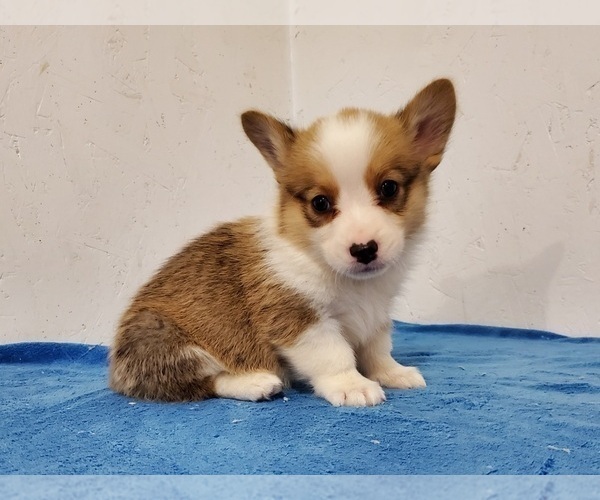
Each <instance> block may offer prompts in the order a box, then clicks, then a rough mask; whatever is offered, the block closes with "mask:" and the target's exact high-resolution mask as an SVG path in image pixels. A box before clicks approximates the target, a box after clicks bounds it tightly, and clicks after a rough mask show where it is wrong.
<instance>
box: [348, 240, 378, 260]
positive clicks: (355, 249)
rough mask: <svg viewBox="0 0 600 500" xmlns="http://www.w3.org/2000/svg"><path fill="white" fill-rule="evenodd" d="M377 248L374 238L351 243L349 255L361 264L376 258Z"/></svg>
mask: <svg viewBox="0 0 600 500" xmlns="http://www.w3.org/2000/svg"><path fill="white" fill-rule="evenodd" d="M378 248H379V247H378V246H377V242H376V241H375V240H371V241H369V242H368V243H367V244H364V243H360V244H358V243H353V244H352V246H351V247H350V255H352V257H354V258H355V259H356V260H357V261H358V262H360V263H361V264H368V263H369V262H372V261H374V260H375V259H376V258H377V250H378Z"/></svg>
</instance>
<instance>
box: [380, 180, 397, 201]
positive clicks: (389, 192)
mask: <svg viewBox="0 0 600 500" xmlns="http://www.w3.org/2000/svg"><path fill="white" fill-rule="evenodd" d="M397 192H398V183H397V182H396V181H391V180H389V179H388V180H386V181H383V182H382V183H381V186H379V194H380V195H381V197H382V198H393V197H394V196H396V193H397Z"/></svg>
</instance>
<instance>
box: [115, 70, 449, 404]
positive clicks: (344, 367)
mask: <svg viewBox="0 0 600 500" xmlns="http://www.w3.org/2000/svg"><path fill="white" fill-rule="evenodd" d="M455 109H456V100H455V94H454V88H453V86H452V83H451V82H450V81H449V80H436V81H434V82H432V83H431V84H429V85H428V86H427V87H425V88H424V89H423V90H422V91H421V92H419V93H418V94H417V95H416V96H415V97H414V98H413V99H412V100H411V101H410V102H409V103H408V105H406V107H405V108H404V109H403V110H401V111H399V112H398V113H395V114H391V115H383V114H379V113H375V112H372V111H366V110H360V109H344V110H342V111H340V112H339V113H338V114H336V115H334V116H331V117H328V118H322V119H320V120H318V121H316V122H315V123H314V124H312V125H311V126H310V127H308V128H306V129H294V128H291V127H289V126H287V125H286V124H284V123H282V122H281V121H278V120H277V119H275V118H273V117H271V116H268V115H265V114H263V113H260V112H258V111H248V112H246V113H244V114H243V115H242V126H243V128H244V131H245V132H246V135H247V136H248V138H249V139H250V140H251V141H252V143H254V145H255V146H256V147H257V148H258V150H259V151H260V153H261V154H262V156H263V157H264V159H265V160H266V161H267V163H268V164H269V165H270V167H271V168H272V169H273V172H274V174H275V178H276V180H277V183H278V187H279V197H278V203H277V204H276V207H275V211H274V213H273V214H272V216H270V217H265V218H258V217H248V218H245V219H241V220H238V221H236V222H230V223H226V224H223V225H220V226H218V227H216V228H215V229H213V230H212V231H210V232H208V233H207V234H204V235H203V236H200V237H199V238H198V239H196V240H194V241H192V242H191V243H190V244H189V245H187V246H186V247H185V248H184V249H183V250H181V251H180V252H179V253H178V254H177V255H175V256H174V257H172V258H171V259H170V260H168V261H167V263H166V264H165V265H164V266H163V267H162V269H160V270H159V271H158V272H157V273H156V275H155V276H154V277H153V278H152V279H151V280H150V281H149V282H148V283H147V284H146V285H145V286H144V287H143V288H142V289H141V290H140V291H139V292H138V294H137V295H136V296H135V298H134V299H133V301H132V303H131V305H130V306H129V309H128V310H127V311H126V312H125V313H124V315H123V316H122V319H121V322H120V324H119V327H118V332H117V334H116V338H115V340H114V344H113V346H112V348H111V352H110V386H111V387H112V389H114V390H115V391H118V392H120V393H123V394H126V395H128V396H131V397H136V398H141V399H147V400H164V401H191V400H201V399H205V398H210V397H223V398H235V399H241V400H250V401H257V400H262V399H269V398H271V397H272V396H273V395H275V394H277V393H279V392H281V391H282V390H283V388H284V387H286V386H287V385H288V384H289V383H290V382H291V381H293V380H304V381H306V382H308V383H309V384H310V385H311V386H312V387H313V388H314V391H315V393H316V394H317V395H318V396H320V397H322V398H325V399H326V400H327V401H329V402H330V403H331V404H333V405H336V406H341V405H348V406H372V405H376V404H378V403H381V402H382V401H384V400H385V394H384V392H383V390H382V386H383V387H393V388H401V389H411V388H417V387H425V380H424V379H423V377H422V376H421V374H420V373H419V371H418V370H417V369H416V368H413V367H407V366H402V365H400V364H398V363H397V362H396V361H395V360H394V359H393V358H392V356H391V354H390V352H391V348H392V342H391V336H390V329H391V320H390V316H389V313H390V307H391V304H392V299H393V298H394V296H395V295H396V294H397V292H398V291H399V285H400V283H401V281H402V277H403V275H404V274H405V268H406V265H405V264H406V261H407V258H408V256H409V255H410V250H411V245H412V244H413V242H414V236H415V235H416V234H417V232H418V230H419V228H420V227H421V226H422V224H423V221H424V218H425V207H426V200H427V192H428V180H429V176H430V174H431V172H432V171H433V170H434V169H435V168H436V167H437V165H438V164H439V163H440V161H441V159H442V154H443V152H444V148H445V146H446V143H447V140H448V136H449V134H450V130H451V128H452V124H453V122H454V115H455Z"/></svg>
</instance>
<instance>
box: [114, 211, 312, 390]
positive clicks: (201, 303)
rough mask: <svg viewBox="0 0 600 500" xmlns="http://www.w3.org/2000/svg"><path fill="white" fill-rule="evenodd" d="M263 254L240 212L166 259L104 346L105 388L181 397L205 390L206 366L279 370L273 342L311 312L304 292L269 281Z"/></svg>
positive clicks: (288, 335)
mask: <svg viewBox="0 0 600 500" xmlns="http://www.w3.org/2000/svg"><path fill="white" fill-rule="evenodd" d="M263 253H264V249H263V248H262V245H261V241H260V236H259V222H258V220H256V219H252V218H248V219H244V220H241V221H239V222H235V223H230V224H225V225H222V226H220V227H218V228H216V229H214V230H213V231H211V232H209V233H207V234H206V235H204V236H201V237H200V238H198V239H197V240H195V241H193V242H192V243H190V244H189V245H188V246H187V247H186V248H184V249H183V250H182V251H181V252H180V253H178V254H177V255H175V256H174V257H172V258H171V259H170V260H169V261H168V262H167V263H166V264H165V265H164V266H163V268H162V269H161V270H160V271H158V273H157V274H156V275H155V276H154V278H152V280H151V281H150V282H149V283H148V284H146V285H145V286H144V287H143V288H142V289H141V290H140V292H139V293H138V294H137V296H136V297H135V298H134V300H133V303H132V304H131V306H130V307H129V309H128V310H127V312H126V313H125V314H124V315H123V318H122V320H121V324H120V326H119V329H118V332H117V336H116V338H115V341H114V344H113V347H112V350H111V370H110V371H111V378H110V385H111V387H112V388H113V389H115V390H116V391H118V392H123V393H125V394H128V395H131V396H135V397H139V398H144V399H163V400H170V401H182V400H193V399H203V398H205V397H210V396H212V395H214V394H213V390H212V377H213V376H214V375H216V374H217V373H218V370H215V366H221V367H222V370H223V371H226V372H228V373H234V374H235V373H246V372H254V371H268V372H272V373H275V374H277V375H279V376H280V377H281V378H285V370H284V367H283V365H282V363H281V360H280V359H279V356H278V354H277V346H278V345H285V344H286V343H289V342H290V341H291V340H290V339H293V338H295V337H297V336H298V335H299V334H300V332H301V331H303V330H304V329H305V328H306V327H307V326H308V325H310V324H311V323H312V322H314V321H315V319H316V318H315V314H314V312H313V311H312V309H311V308H310V306H309V304H308V302H307V301H306V300H305V299H303V298H301V297H299V296H297V295H296V294H294V292H292V291H290V290H287V289H285V287H283V286H282V285H281V284H280V283H278V282H276V281H274V279H273V278H272V276H271V274H270V272H269V271H268V270H267V268H266V265H265V261H264V256H263ZM224 273H226V277H225V276H224ZM194 348H196V349H201V350H202V351H203V352H204V353H205V354H204V355H198V354H197V352H195V351H194ZM211 358H212V359H214V360H215V361H214V362H213V363H207V362H206V360H207V359H211ZM207 365H210V366H207Z"/></svg>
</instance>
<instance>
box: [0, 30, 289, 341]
mask: <svg viewBox="0 0 600 500" xmlns="http://www.w3.org/2000/svg"><path fill="white" fill-rule="evenodd" d="M287 34H288V28H287V27H267V28H260V27H244V26H232V27H223V28H220V27H197V28H177V27H172V28H171V27H168V28H162V27H151V28H144V27H119V28H115V27H68V28H59V27H40V28H30V27H4V28H0V129H1V133H0V164H1V167H2V168H1V171H2V182H1V184H0V204H1V209H0V228H1V231H0V297H1V298H0V340H1V341H3V342H13V341H24V340H62V341H77V342H97V341H103V342H108V341H109V340H110V338H111V337H112V333H113V332H112V330H113V325H114V323H115V321H116V320H117V318H118V316H119V314H120V312H121V310H122V309H123V308H124V307H125V305H126V302H127V300H128V298H129V297H130V296H131V295H132V294H133V293H134V291H135V289H136V288H137V287H138V286H139V285H140V284H141V283H142V282H143V281H144V280H145V279H147V278H148V276H149V275H150V273H152V272H153V270H155V268H156V267H157V266H158V265H160V263H161V262H162V261H163V260H164V259H165V258H166V257H168V256H169V255H170V254H172V253H173V252H174V251H176V250H177V249H178V248H179V247H180V246H181V245H182V244H183V243H184V242H185V241H187V240H188V239H190V238H192V237H193V236H195V235H196V234H197V233H199V232H201V231H204V230H205V229H207V228H208V227H209V226H210V225H212V224H214V223H215V222H216V221H217V220H220V219H229V218H233V217H237V216H239V215H241V214H245V213H251V212H257V211H261V210H264V209H265V207H266V206H267V205H268V200H269V199H270V196H271V182H270V179H271V176H270V171H269V169H268V168H267V167H264V166H263V165H262V164H261V162H260V160H259V156H258V154H257V153H256V152H255V150H254V148H253V146H252V145H251V144H250V143H249V142H248V141H247V140H245V136H244V134H243V131H242V128H241V126H240V124H239V114H240V112H241V111H243V110H245V109H246V108H248V107H253V106H257V107H261V108H265V109H269V110H271V111H272V112H274V113H278V114H281V115H284V116H285V115H289V114H290V95H289V88H290V85H289V49H288V47H287V46H286V43H287Z"/></svg>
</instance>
